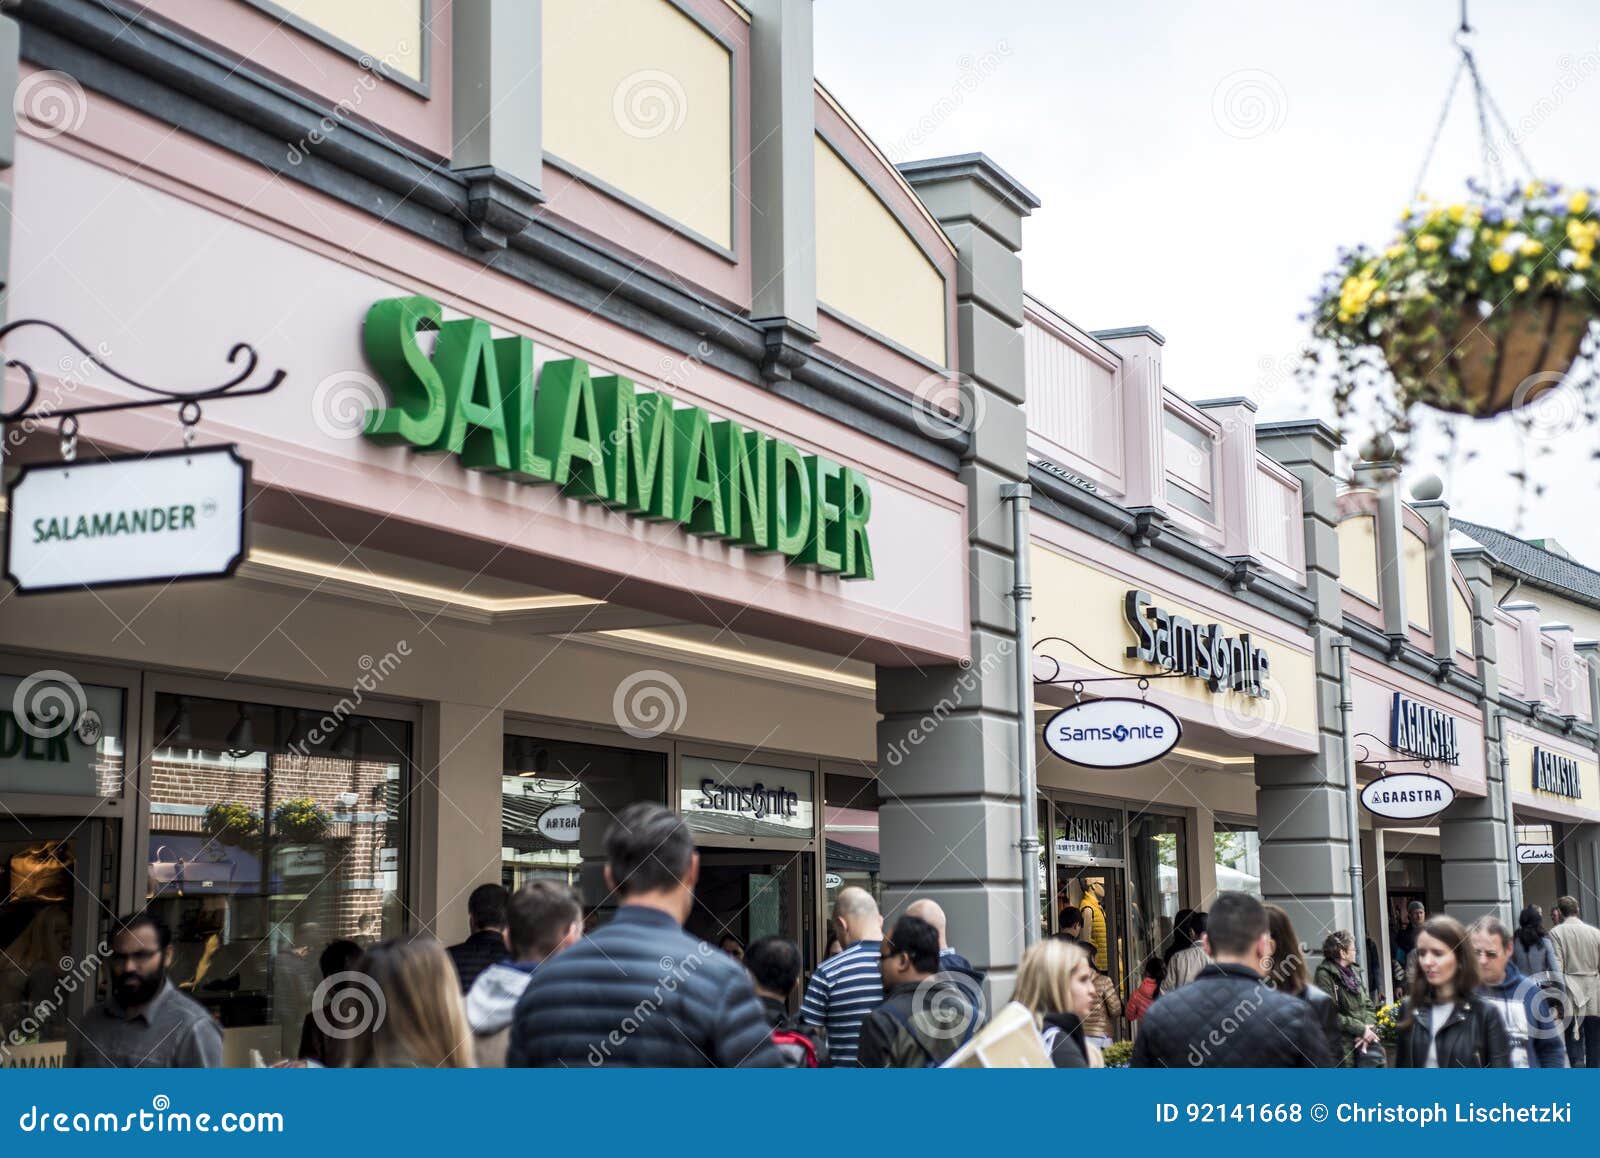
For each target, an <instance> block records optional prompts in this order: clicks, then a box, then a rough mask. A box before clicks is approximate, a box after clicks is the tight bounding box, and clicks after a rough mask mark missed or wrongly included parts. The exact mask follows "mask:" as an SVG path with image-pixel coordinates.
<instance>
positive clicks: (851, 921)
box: [68, 804, 1600, 1069]
mask: <svg viewBox="0 0 1600 1158" xmlns="http://www.w3.org/2000/svg"><path fill="white" fill-rule="evenodd" d="M698 872H699V858H698V855H697V854H696V852H695V849H694V843H693V837H692V835H691V833H690V831H689V829H688V827H687V825H686V824H685V822H684V820H683V818H682V817H681V816H680V815H678V814H676V813H674V812H672V811H670V810H668V809H665V808H662V807H660V806H659V805H653V804H637V805H633V806H630V807H629V808H627V809H625V810H623V812H622V813H621V814H620V815H619V816H618V817H617V821H616V823H615V825H614V826H613V828H612V830H611V832H610V833H609V835H608V836H607V839H606V865H605V870H604V873H605V882H606V886H607V888H608V890H609V891H610V893H611V895H612V897H613V898H614V899H615V901H616V909H615V912H614V915H612V916H611V918H610V920H608V921H606V922H605V923H604V924H602V925H600V926H599V927H598V928H596V929H594V930H592V931H589V932H585V928H584V914H583V911H582V909H581V907H580V905H579V903H578V900H577V897H576V896H575V895H574V894H573V892H572V891H571V890H570V889H568V888H566V887H565V886H562V885H558V884H555V883H551V882H545V881H536V882H533V883H530V884H527V885H524V886H523V887H522V888H520V889H518V890H517V891H516V892H515V893H508V892H507V891H506V890H505V889H504V888H502V887H501V886H500V885H498V884H486V885H482V886H480V887H479V888H477V889H476V890H474V891H473V893H472V895H471V897H470V898H469V900H468V910H469V916H470V920H471V935H470V936H469V937H468V938H467V939H466V940H465V941H463V942H461V943H460V944H457V945H452V946H450V947H449V948H448V949H446V948H445V947H444V946H442V945H441V944H440V943H439V942H438V941H436V940H434V939H433V938H431V937H427V936H410V937H403V938H397V939H395V940H391V941H386V942H383V943H381V944H376V945H371V946H367V947H363V946H361V945H358V944H356V943H354V942H350V941H334V942H332V943H331V944H329V945H328V946H326V948H324V950H323V951H322V953H321V956H320V958H319V962H318V964H319V968H320V971H321V974H322V976H323V978H324V981H323V984H322V985H321V986H319V987H318V989H317V1003H316V1008H313V1009H311V1010H310V1011H309V1012H308V1013H306V1015H305V1018H304V1025H303V1030H302V1033H301V1039H300V1047H299V1051H298V1052H299V1058H298V1059H297V1060H296V1061H294V1062H291V1063H287V1064H298V1065H307V1066H329V1067H336V1066H350V1067H451V1068H461V1067H494V1066H512V1067H531V1066H607V1065H615V1066H654V1067H693V1066H718V1067H721V1066H769V1067H795V1068H812V1067H820V1066H853V1067H862V1068H925V1067H933V1066H939V1065H942V1064H944V1063H946V1062H947V1061H949V1060H950V1059H951V1058H952V1056H953V1055H955V1054H957V1053H958V1052H959V1051H961V1050H962V1049H963V1047H964V1046H966V1045H967V1044H968V1043H969V1042H971V1041H972V1040H973V1038H974V1037H975V1036H976V1035H977V1034H978V1033H979V1032H980V1031H981V1030H982V1029H983V1027H984V1025H985V1023H986V1020H987V1017H988V1012H989V1010H988V1005H987V1002H986V978H985V975H984V973H983V971H982V970H980V969H977V968H975V967H974V966H973V965H972V963H971V962H970V961H969V960H968V959H967V958H966V957H965V956H964V955H962V954H961V953H960V952H959V951H958V950H957V949H956V948H954V947H953V946H952V945H951V944H950V942H949V938H948V926H947V919H946V915H945V913H944V911H943V909H941V908H940V906H939V905H938V904H936V903H935V902H934V901H933V900H931V899H920V900H916V901H914V902H912V903H911V904H908V905H907V906H906V907H905V909H904V911H903V912H902V913H901V915H900V916H899V917H898V918H897V919H896V920H895V921H894V923H893V924H892V926H889V927H888V928H886V927H885V920H884V916H883V914H882V913H881V912H880V910H879V907H878V904H877V902H876V901H875V900H874V898H873V897H872V895H871V894H870V893H868V892H866V891H865V890H863V889H859V888H854V887H849V888H844V889H842V890H840V892H839V893H838V895H837V897H836V898H835V901H834V905H833V912H832V923H831V937H830V944H829V952H828V955H827V957H826V959H824V960H823V961H822V962H820V963H819V964H818V966H817V968H816V969H815V970H814V971H813V972H812V974H811V976H810V978H809V980H808V981H807V982H806V983H805V986H804V992H803V993H802V992H800V988H801V983H802V974H803V963H804V958H803V955H802V953H801V950H800V947H799V946H798V945H796V944H795V943H794V942H792V941H788V940H785V939H782V938H779V937H766V938H762V939H760V940H757V941H755V942H753V943H752V944H750V945H749V946H744V945H742V944H740V943H739V941H738V940H737V939H735V938H732V937H728V938H725V939H724V940H723V941H722V943H721V944H720V945H719V946H718V947H715V948H713V947H712V946H710V945H707V944H706V943H704V942H703V941H701V940H699V939H698V938H696V937H694V936H691V935H690V934H689V933H687V932H686V931H685V930H684V924H685V922H686V921H687V920H688V919H689V917H690V913H691V910H692V908H693V906H694V890H695V883H696V878H697V876H698ZM1554 914H1555V922H1556V923H1555V925H1554V927H1553V928H1551V929H1550V930H1549V931H1548V932H1547V931H1546V930H1545V929H1544V927H1543V917H1542V914H1541V913H1540V911H1539V910H1538V909H1537V908H1534V907H1532V906H1530V907H1529V908H1528V909H1527V910H1525V911H1524V912H1523V913H1522V914H1521V917H1520V920H1519V922H1518V925H1517V928H1516V929H1515V930H1513V929H1511V928H1508V927H1507V925H1506V924H1505V923H1504V922H1502V921H1500V920H1499V919H1497V918H1495V917H1484V918H1482V919H1480V920H1478V921H1477V922H1475V923H1474V924H1473V925H1472V926H1471V928H1467V927H1465V926H1463V925H1462V924H1461V923H1460V922H1459V921H1456V920H1455V919H1453V918H1451V917H1448V916H1442V915H1440V916H1429V915H1428V914H1427V912H1426V911H1425V910H1423V909H1422V907H1421V906H1420V905H1415V906H1413V908H1412V909H1411V910H1410V911H1409V912H1408V915H1407V921H1406V927H1405V929H1404V930H1401V931H1400V932H1399V933H1397V936H1396V937H1395V944H1396V946H1397V956H1396V960H1395V965H1396V968H1397V969H1398V970H1399V972H1400V974H1401V978H1402V979H1403V981H1404V985H1405V998H1404V1001H1403V1003H1402V1004H1401V1005H1400V1007H1399V1009H1398V1010H1380V1009H1379V1007H1378V1004H1377V994H1376V993H1375V990H1374V986H1373V983H1372V978H1371V975H1370V974H1368V975H1367V976H1363V975H1362V973H1361V971H1360V970H1359V968H1358V965H1357V952H1356V943H1355V939H1354V938H1353V937H1352V936H1351V934H1350V933H1348V932H1343V931H1338V932H1334V933H1331V934H1330V935H1328V937H1327V938H1326V939H1325V941H1324V942H1323V944H1322V946H1321V960H1320V962H1319V963H1318V964H1317V966H1316V969H1315V971H1313V970H1312V969H1311V968H1310V967H1309V965H1308V963H1307V961H1306V957H1305V953H1304V950H1303V947H1302V945H1301V942H1300V940H1299V938H1298V936H1297V934H1296V932H1295V929H1294V926H1293V924H1292V922H1291V920H1290V917H1289V914H1288V913H1287V912H1285V911H1284V910H1283V909H1281V908H1279V907H1278V906H1276V905H1271V904H1263V903H1262V902H1261V901H1260V900H1258V899H1257V898H1255V897H1252V896H1249V895H1246V894H1244V893H1222V894H1220V895H1219V896H1218V897H1217V899H1216V901H1215V902H1214V904H1213V905H1212V907H1211V909H1210V911H1209V912H1206V913H1201V912H1198V911H1189V910H1184V911H1182V912H1180V913H1179V914H1178V916H1177V919H1176V920H1175V924H1174V934H1173V937H1172V941H1171V944H1170V945H1169V946H1168V947H1167V948H1166V951H1165V952H1164V953H1163V954H1162V955H1161V956H1160V957H1155V958H1152V959H1151V960H1149V961H1147V962H1145V964H1144V969H1143V975H1142V977H1141V978H1140V980H1139V982H1138V984H1137V985H1136V986H1134V987H1133V989H1132V991H1131V992H1129V993H1127V994H1126V995H1124V994H1122V993H1120V992H1119V991H1118V988H1117V986H1116V984H1115V983H1114V982H1113V981H1112V979H1111V978H1110V976H1109V975H1108V974H1107V972H1106V971H1105V970H1104V968H1103V967H1102V963H1101V962H1100V961H1099V959H1098V958H1099V956H1100V950H1099V947H1098V945H1096V944H1095V943H1093V942H1091V941H1085V940H1083V939H1081V937H1080V934H1081V932H1082V928H1083V918H1082V914H1081V913H1080V912H1078V911H1076V910H1075V909H1074V908H1073V907H1072V906H1070V905H1069V906H1066V907H1065V908H1064V909H1063V910H1062V912H1061V914H1060V919H1059V921H1058V924H1059V931H1058V932H1057V933H1056V934H1054V935H1053V936H1051V937H1049V938H1046V939H1045V940H1043V941H1041V942H1039V943H1037V944H1035V945H1033V946H1031V947H1030V948H1029V949H1028V950H1027V952H1026V953H1025V954H1024V956H1023V959H1022V961H1021V964H1020V967H1019V969H1018V972H1017V976H1016V984H1015V989H1014V992H1013V995H1012V1000H1013V1001H1015V1002H1017V1003H1019V1004H1020V1005H1021V1006H1022V1007H1023V1008H1024V1009H1025V1010H1026V1012H1027V1014H1030V1015H1031V1016H1032V1019H1033V1022H1034V1025H1035V1027H1036V1028H1037V1030H1038V1031H1039V1041H1040V1042H1042V1045H1043V1048H1044V1056H1046V1057H1047V1058H1048V1060H1049V1061H1050V1062H1051V1063H1053V1064H1054V1065H1055V1066H1057V1067H1061V1068H1093V1067H1097V1066H1101V1065H1104V1064H1105V1060H1104V1059H1105V1053H1106V1051H1107V1049H1108V1048H1109V1047H1111V1045H1112V1043H1113V1039H1114V1038H1115V1037H1116V1029H1117V1027H1118V1026H1119V1025H1120V1023H1121V1022H1122V1021H1123V1020H1124V1019H1125V1020H1126V1021H1127V1022H1128V1023H1129V1024H1130V1025H1132V1026H1133V1028H1134V1036H1133V1043H1132V1053H1131V1057H1130V1059H1129V1061H1128V1064H1130V1065H1133V1066H1136V1067H1173V1068H1198V1067H1212V1066H1219V1067H1222V1066H1273V1067H1279V1066H1281V1067H1315V1066H1356V1067H1379V1066H1386V1065H1395V1066H1400V1067H1415V1068H1441V1069H1448V1068H1459V1067H1504V1066H1512V1067H1566V1066H1569V1065H1571V1066H1589V1067H1597V1066H1600V930H1597V929H1596V928H1595V927H1594V926H1591V925H1589V924H1587V923H1585V922H1584V921H1583V920H1582V919H1581V917H1580V916H1579V910H1578V904H1577V902H1576V901H1575V900H1574V899H1573V898H1571V897H1562V898H1560V899H1559V900H1558V901H1557V902H1556V905H1555V907H1554ZM110 950H111V951H110V957H109V966H110V981H111V984H110V992H109V995H108V997H107V998H106V999H105V1000H104V1001H102V1002H100V1003H98V1004H97V1005H95V1006H94V1007H93V1008H92V1009H91V1010H90V1012H89V1014H88V1015H87V1016H86V1017H85V1018H84V1019H83V1020H82V1021H81V1022H80V1023H79V1024H77V1025H75V1026H74V1027H73V1032H72V1034H71V1037H70V1039H69V1049H68V1064H69V1065H76V1066H86V1067H90V1066H134V1067H160V1066H217V1065H220V1064H221V1063H222V1055H223V1049H222V1035H221V1030H220V1029H219V1028H218V1026H217V1023H216V1021H215V1020H214V1019H213V1018H212V1017H211V1016H210V1015H209V1014H208V1013H207V1012H206V1010H205V1009H204V1008H203V1007H202V1006H200V1005H199V1004H198V1003H196V1002H195V1001H194V1000H192V999H191V998H190V997H188V996H187V995H186V994H184V993H183V992H182V991H181V990H179V989H178V988H177V987H175V986H174V985H173V983H172V980H171V979H170V978H169V977H168V976H167V968H168V966H169V965H170V963H171V958H172V945H171V935H170V932H169V931H168V929H167V928H166V926H165V925H164V924H163V923H162V922H161V920H160V919H159V918H158V917H157V916H155V915H154V914H152V913H149V912H141V913H137V914H134V915H132V916H129V917H126V918H124V919H123V920H121V921H119V922H118V923H117V925H116V927H115V928H114V930H113V932H112V936H111V941H110ZM1018 1016H1019V1017H1020V1016H1022V1015H1021V1014H1019V1015H1018ZM1024 1020H1025V1018H1024ZM1035 1048H1037V1045H1036V1046H1035ZM1121 1048H1123V1049H1126V1048H1127V1047H1126V1046H1125V1045H1124V1046H1122V1047H1121Z"/></svg>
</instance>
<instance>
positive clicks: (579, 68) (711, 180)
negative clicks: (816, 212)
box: [543, 0, 733, 249]
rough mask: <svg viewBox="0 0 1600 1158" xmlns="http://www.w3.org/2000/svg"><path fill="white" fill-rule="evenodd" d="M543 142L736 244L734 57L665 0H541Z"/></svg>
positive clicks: (676, 217)
mask: <svg viewBox="0 0 1600 1158" xmlns="http://www.w3.org/2000/svg"><path fill="white" fill-rule="evenodd" d="M543 38H544V43H543V49H544V74H543V75H544V96H543V100H544V147H545V151H546V152H547V153H550V154H552V155H553V156H554V157H556V158H559V159H560V160H562V161H566V162H568V163H569V164H571V165H575V166H577V167H578V168H579V169H582V170H583V171H584V172H586V173H588V174H590V175H591V176H594V177H597V178H599V179H600V180H601V181H604V182H606V183H607V184H608V185H611V186H613V187H614V188H616V189H618V190H620V191H621V192H623V193H625V194H627V195H628V196H630V197H633V198H635V199H636V200H638V201H640V202H642V203H644V204H645V205H647V206H649V207H650V208H651V209H654V210H656V211H657V212H658V213H661V214H663V215H664V216H666V217H668V218H670V219H671V220H673V221H676V222H678V223H680V224H682V225H685V226H687V227H688V228H689V229H691V230H693V231H694V232H695V233H698V234H699V235H700V236H702V237H704V238H706V239H708V240H710V241H713V242H715V243H716V244H717V245H720V246H722V247H723V248H724V249H731V248H732V247H733V168H732V166H733V107H732V103H731V102H732V77H733V59H732V56H731V55H730V54H729V52H728V50H727V49H726V48H725V47H724V46H723V45H722V44H721V43H720V42H719V41H718V40H717V39H716V38H715V37H713V36H712V35H711V34H710V33H709V32H707V31H706V30H705V29H703V28H701V27H700V25H698V24H697V23H695V22H694V21H693V20H691V19H690V18H689V17H688V16H686V15H685V14H684V13H683V12H681V11H679V10H678V8H677V7H675V6H674V5H672V4H670V3H668V2H667V0H544V24H543Z"/></svg>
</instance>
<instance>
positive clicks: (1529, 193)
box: [1522, 181, 1544, 197]
mask: <svg viewBox="0 0 1600 1158" xmlns="http://www.w3.org/2000/svg"><path fill="white" fill-rule="evenodd" d="M1543 191H1544V186H1543V185H1541V184H1539V182H1537V181H1529V182H1528V183H1527V184H1526V185H1524V186H1523V187H1522V195H1523V196H1524V197H1537V196H1539V194H1540V193H1542V192H1543Z"/></svg>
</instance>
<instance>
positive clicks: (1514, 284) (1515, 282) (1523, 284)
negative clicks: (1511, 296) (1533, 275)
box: [1511, 273, 1529, 294]
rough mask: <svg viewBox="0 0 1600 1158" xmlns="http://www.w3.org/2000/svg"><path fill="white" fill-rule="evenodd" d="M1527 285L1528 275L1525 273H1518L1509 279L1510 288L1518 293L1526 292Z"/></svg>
mask: <svg viewBox="0 0 1600 1158" xmlns="http://www.w3.org/2000/svg"><path fill="white" fill-rule="evenodd" d="M1528 285H1529V282H1528V275H1527V274H1525V273H1519V274H1517V276H1516V277H1514V278H1512V279H1511V288H1512V289H1514V290H1516V291H1517V292H1518V293H1519V294H1521V293H1527V292H1528Z"/></svg>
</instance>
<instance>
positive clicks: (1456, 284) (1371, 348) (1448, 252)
mask: <svg viewBox="0 0 1600 1158" xmlns="http://www.w3.org/2000/svg"><path fill="white" fill-rule="evenodd" d="M1468 189H1469V192H1470V196H1469V197H1467V198H1466V199H1464V200H1462V201H1458V202H1455V203H1454V204H1449V205H1444V204H1437V203H1434V202H1432V201H1429V200H1428V199H1426V198H1423V199H1421V200H1420V201H1419V202H1418V203H1417V204H1414V205H1412V206H1410V207H1408V208H1407V209H1406V211H1405V213H1404V215H1403V216H1402V217H1401V219H1400V232H1399V233H1398V234H1397V236H1396V237H1395V238H1394V240H1393V241H1392V242H1391V243H1390V244H1389V245H1388V246H1387V247H1386V248H1385V249H1383V250H1382V251H1381V252H1374V251H1372V250H1368V249H1365V248H1358V249H1355V250H1351V251H1347V252H1345V253H1343V254H1341V260H1340V264H1339V265H1338V267H1337V268H1335V269H1334V270H1333V271H1332V272H1331V273H1330V274H1329V275H1328V277H1327V278H1326V279H1325V281H1324V283H1323V287H1322V289H1321V291H1320V292H1319V293H1318V294H1317V296H1316V297H1315V298H1314V299H1313V306H1312V313H1311V321H1312V332H1313V334H1314V335H1315V337H1317V338H1318V339H1321V340H1323V341H1324V342H1327V343H1331V344H1332V346H1333V347H1334V349H1335V351H1336V353H1337V360H1336V366H1335V369H1334V374H1335V378H1336V382H1335V400H1336V403H1337V404H1338V406H1339V409H1340V417H1341V418H1344V417H1345V416H1346V415H1347V413H1348V411H1349V409H1350V408H1351V406H1352V404H1353V400H1354V397H1355V393H1356V389H1357V386H1358V385H1359V383H1360V382H1361V381H1363V380H1364V378H1363V371H1366V370H1370V369H1371V368H1372V366H1373V358H1372V357H1371V356H1370V355H1371V354H1374V353H1375V354H1376V355H1377V356H1378V360H1379V361H1381V364H1382V366H1383V367H1384V368H1385V369H1387V371H1388V375H1389V376H1390V377H1391V378H1392V380H1393V384H1394V389H1393V398H1392V400H1384V401H1385V403H1386V405H1385V409H1389V410H1391V411H1393V412H1394V413H1393V416H1394V417H1395V418H1396V419H1397V420H1399V419H1402V418H1403V416H1404V415H1405V413H1406V412H1407V411H1408V410H1410V408H1411V407H1412V406H1415V405H1417V404H1419V403H1420V404H1423V405H1426V406H1431V407H1433V408H1435V409H1438V410H1444V411H1449V412H1452V413H1456V414H1466V415H1470V416H1472V417H1474V418H1490V417H1493V416H1494V415H1497V414H1503V413H1506V412H1507V411H1514V410H1517V409H1520V408H1521V407H1523V406H1525V405H1527V404H1528V403H1530V402H1532V401H1534V400H1535V399H1536V398H1538V396H1539V395H1541V394H1543V393H1544V392H1545V391H1546V390H1549V389H1551V388H1553V387H1555V386H1557V385H1559V384H1560V383H1561V382H1562V381H1563V379H1567V380H1568V381H1570V382H1571V383H1572V384H1573V385H1575V386H1576V387H1578V388H1580V389H1587V388H1588V387H1589V386H1591V385H1592V376H1593V367H1592V366H1590V365H1589V363H1588V361H1587V360H1585V361H1584V362H1583V363H1582V364H1581V365H1580V366H1579V368H1578V370H1577V371H1576V372H1574V363H1575V362H1577V360H1578V358H1579V355H1580V354H1581V353H1583V352H1584V350H1583V343H1584V339H1585V337H1586V336H1587V334H1588V332H1589V327H1590V323H1591V322H1593V321H1594V320H1595V318H1596V316H1597V314H1600V310H1597V304H1600V263H1597V262H1596V245H1597V242H1600V221H1597V220H1596V219H1595V217H1594V215H1593V211H1594V209H1595V208H1597V203H1596V196H1595V193H1594V191H1593V190H1592V189H1578V190H1571V191H1564V190H1563V189H1562V187H1561V186H1560V185H1556V184H1544V183H1541V182H1530V183H1529V184H1527V185H1525V186H1523V187H1521V188H1516V189H1512V190H1509V191H1507V192H1506V193H1504V194H1502V195H1492V194H1488V193H1487V192H1485V191H1484V190H1483V189H1482V187H1480V186H1477V185H1474V184H1472V183H1470V182H1469V184H1468Z"/></svg>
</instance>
